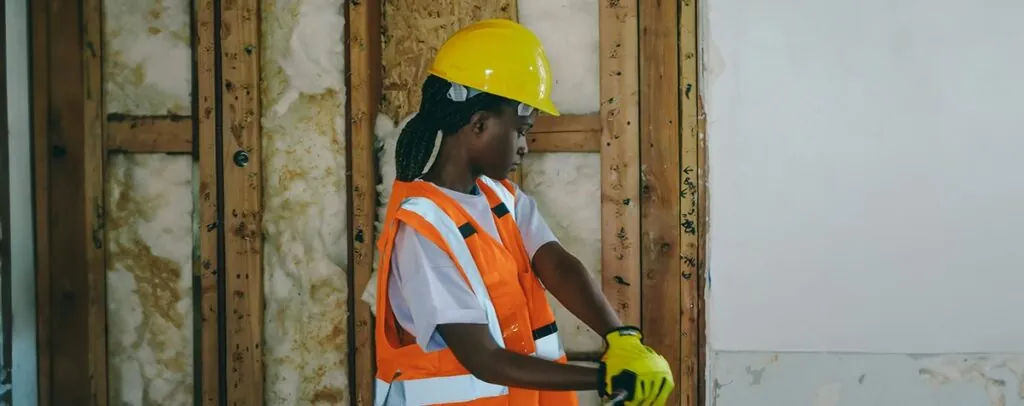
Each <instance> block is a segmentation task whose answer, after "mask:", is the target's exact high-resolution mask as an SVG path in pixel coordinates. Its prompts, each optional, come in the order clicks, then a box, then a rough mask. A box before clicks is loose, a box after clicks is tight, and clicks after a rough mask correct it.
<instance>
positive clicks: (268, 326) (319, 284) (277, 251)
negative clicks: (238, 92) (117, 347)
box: [261, 0, 348, 405]
mask: <svg viewBox="0 0 1024 406" xmlns="http://www.w3.org/2000/svg"><path fill="white" fill-rule="evenodd" d="M344 8H345V2H344V1H342V0H300V1H289V2H279V1H271V0H267V1H264V2H262V10H261V13H262V16H263V20H262V23H261V24H262V27H261V29H262V35H263V38H262V44H261V47H262V55H263V60H262V61H261V64H262V68H261V69H262V72H263V73H262V76H263V77H262V86H263V89H262V92H263V93H262V99H263V113H262V125H263V165H264V168H265V172H264V183H263V205H264V216H263V218H264V222H263V229H264V230H263V231H264V269H263V280H264V303H265V305H264V327H263V328H264V349H263V351H264V353H263V357H264V358H263V363H264V366H265V368H266V384H265V388H266V393H265V401H266V404H267V405H312V404H347V403H348V374H347V372H348V335H347V327H346V326H347V320H348V309H347V300H348V287H347V279H348V278H347V276H346V275H347V274H346V269H347V266H348V242H347V238H348V236H347V234H346V222H347V209H346V204H347V201H346V178H345V170H346V169H345V119H346V118H345V87H344V80H345V79H344V78H345V66H344V61H345V43H344V41H343V40H344V37H343V35H344V32H345V19H344Z"/></svg>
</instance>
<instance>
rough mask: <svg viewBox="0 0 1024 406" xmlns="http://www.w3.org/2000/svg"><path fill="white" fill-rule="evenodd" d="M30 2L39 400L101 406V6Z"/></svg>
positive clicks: (95, 1) (91, 0) (84, 1)
mask: <svg viewBox="0 0 1024 406" xmlns="http://www.w3.org/2000/svg"><path fill="white" fill-rule="evenodd" d="M30 7H31V16H32V18H31V28H30V30H31V31H30V32H31V35H32V49H31V53H32V69H31V71H32V72H33V74H34V76H33V78H32V89H33V94H32V98H33V100H32V106H33V112H32V115H33V130H32V132H33V138H34V141H33V146H34V148H35V151H34V156H33V157H34V163H33V165H34V167H35V182H34V183H35V190H34V193H35V199H36V256H37V257H36V269H37V288H36V289H37V313H38V316H37V317H38V329H39V334H38V340H39V345H38V351H39V403H40V404H42V405H50V404H54V405H85V404H90V405H105V404H106V403H107V352H106V285H105V276H106V264H105V257H106V241H105V230H104V211H105V208H104V204H105V200H104V188H103V175H104V169H105V167H104V163H105V162H104V161H105V159H104V158H105V154H104V146H105V141H104V134H103V127H104V121H105V120H104V116H103V97H102V84H103V83H102V78H101V72H102V66H101V63H100V55H102V40H101V39H102V38H101V37H102V35H101V33H102V25H101V24H102V7H101V2H100V0H79V1H74V2H60V1H56V0H49V1H33V2H31V3H30Z"/></svg>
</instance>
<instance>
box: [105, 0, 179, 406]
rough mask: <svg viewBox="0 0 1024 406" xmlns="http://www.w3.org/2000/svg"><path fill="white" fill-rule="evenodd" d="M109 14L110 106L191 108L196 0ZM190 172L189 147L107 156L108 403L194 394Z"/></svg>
mask: <svg viewBox="0 0 1024 406" xmlns="http://www.w3.org/2000/svg"><path fill="white" fill-rule="evenodd" d="M103 18H104V24H103V27H104V30H103V44H102V46H103V49H104V51H103V58H102V60H103V81H104V83H103V90H104V104H105V109H106V111H107V113H108V114H112V115H115V116H116V115H126V116H167V115H176V116H186V115H189V114H190V110H191V105H192V99H191V89H192V77H191V76H192V75H191V71H192V59H191V58H192V51H191V45H190V43H191V40H190V28H189V27H190V20H191V11H190V3H189V1H188V0H141V1H135V0H105V1H104V2H103ZM192 175H193V162H192V157H191V156H190V155H189V154H166V153H133V154H123V153H111V154H109V155H108V157H107V175H106V199H107V202H106V207H107V210H105V215H106V219H105V225H106V233H107V242H108V244H107V255H108V257H107V275H106V289H107V356H108V365H109V369H108V371H109V373H108V380H109V385H108V388H109V401H110V403H111V404H125V405H128V404H130V405H143V404H189V403H191V402H192V399H193V385H194V379H193V340H194V337H193V328H192V318H193V303H192V297H193V291H192V288H193V286H192V257H193V246H194V244H193V228H194V227H193V215H192V213H193V183H192V177H193V176H192Z"/></svg>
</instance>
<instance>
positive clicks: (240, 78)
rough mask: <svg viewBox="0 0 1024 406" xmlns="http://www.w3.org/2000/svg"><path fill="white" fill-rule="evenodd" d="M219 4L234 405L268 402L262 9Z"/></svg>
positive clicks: (236, 0) (236, 1)
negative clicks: (265, 386)
mask: <svg viewBox="0 0 1024 406" xmlns="http://www.w3.org/2000/svg"><path fill="white" fill-rule="evenodd" d="M218 3H219V5H220V18H221V20H220V27H219V29H220V52H219V55H218V57H219V58H220V63H221V65H220V66H221V69H222V71H221V80H222V81H221V83H219V84H218V86H219V88H220V92H221V103H222V104H221V106H220V112H219V113H220V116H221V120H222V125H223V128H222V131H223V133H222V134H221V139H220V142H221V151H220V156H221V159H222V160H223V168H222V172H221V177H222V182H223V189H222V193H223V207H222V208H221V210H222V216H223V225H224V258H223V261H224V272H225V273H226V275H225V276H226V278H225V280H224V289H225V295H226V296H225V301H226V308H225V310H224V313H225V317H224V319H225V323H226V326H225V329H226V333H225V334H226V342H227V354H226V356H227V370H226V371H225V374H226V379H227V394H226V396H227V403H228V404H229V405H232V406H258V405H261V404H263V348H262V337H263V233H262V223H263V221H262V217H263V213H262V193H261V191H262V184H263V180H262V163H261V157H262V150H261V140H260V131H261V128H260V120H259V117H260V112H261V111H262V110H261V108H260V90H259V79H260V27H259V24H260V21H261V18H260V14H259V12H260V3H259V0H223V1H219V2H218Z"/></svg>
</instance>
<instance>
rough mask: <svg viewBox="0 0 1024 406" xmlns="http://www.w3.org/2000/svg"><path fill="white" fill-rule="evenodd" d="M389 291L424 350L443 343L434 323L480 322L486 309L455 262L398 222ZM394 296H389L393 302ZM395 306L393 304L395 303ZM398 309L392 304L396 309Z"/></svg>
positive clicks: (438, 248) (484, 320) (443, 346)
mask: <svg viewBox="0 0 1024 406" xmlns="http://www.w3.org/2000/svg"><path fill="white" fill-rule="evenodd" d="M391 270H392V278H391V279H392V281H391V283H395V284H396V285H395V286H394V288H395V289H391V287H390V286H389V294H391V293H392V292H393V293H397V294H398V295H399V296H400V301H401V302H402V305H403V306H402V307H403V310H405V312H406V314H407V315H408V316H409V319H410V320H407V322H408V324H411V325H409V326H404V327H406V329H407V330H409V331H410V332H411V333H412V334H413V335H414V336H416V343H417V344H419V346H420V347H421V348H423V350H424V351H434V350H438V349H442V348H445V347H446V341H445V340H443V337H441V336H440V335H438V334H437V327H438V326H439V325H441V324H448V323H467V324H483V325H484V326H485V327H486V324H487V313H486V312H485V311H484V309H483V306H481V305H480V303H479V302H478V301H477V298H476V295H475V294H474V293H473V291H472V289H470V287H469V285H468V284H467V283H466V281H465V279H463V277H462V274H461V272H460V271H459V269H458V267H456V266H455V262H454V261H453V260H452V259H451V257H449V256H448V254H447V253H445V251H444V250H442V249H441V248H440V247H438V246H437V245H435V244H434V243H433V242H431V241H430V240H428V239H427V238H426V237H423V236H422V235H420V234H419V233H417V232H416V231H415V230H413V229H412V228H410V227H408V226H405V225H400V226H399V229H398V234H397V236H396V237H395V246H394V251H393V259H392V267H391ZM395 302H396V300H394V298H393V299H392V303H393V304H395ZM396 307H397V306H396ZM398 310H399V309H397V308H396V313H397V312H398Z"/></svg>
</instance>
